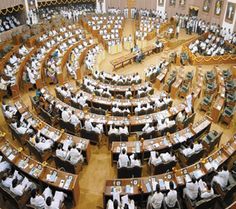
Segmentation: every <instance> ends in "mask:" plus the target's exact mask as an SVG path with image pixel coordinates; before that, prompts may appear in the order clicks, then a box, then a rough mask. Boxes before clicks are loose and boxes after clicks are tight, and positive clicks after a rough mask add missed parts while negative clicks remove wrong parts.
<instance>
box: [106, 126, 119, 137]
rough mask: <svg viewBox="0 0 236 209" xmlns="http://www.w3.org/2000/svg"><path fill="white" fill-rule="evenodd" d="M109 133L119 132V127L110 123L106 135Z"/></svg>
mask: <svg viewBox="0 0 236 209" xmlns="http://www.w3.org/2000/svg"><path fill="white" fill-rule="evenodd" d="M111 134H117V135H118V134H119V129H118V128H116V127H115V125H114V124H112V125H110V128H109V131H108V135H111Z"/></svg>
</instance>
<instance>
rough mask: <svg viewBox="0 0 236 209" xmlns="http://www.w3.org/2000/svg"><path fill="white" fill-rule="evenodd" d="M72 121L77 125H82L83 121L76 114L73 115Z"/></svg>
mask: <svg viewBox="0 0 236 209" xmlns="http://www.w3.org/2000/svg"><path fill="white" fill-rule="evenodd" d="M70 122H71V123H72V124H73V125H74V126H77V125H78V124H80V126H81V122H80V120H79V118H78V117H77V116H76V115H75V114H73V115H71V118H70Z"/></svg>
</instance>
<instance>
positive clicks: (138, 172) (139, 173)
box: [132, 166, 143, 178]
mask: <svg viewBox="0 0 236 209" xmlns="http://www.w3.org/2000/svg"><path fill="white" fill-rule="evenodd" d="M142 168H143V167H142V166H134V167H133V168H132V176H133V178H139V177H141V176H142Z"/></svg>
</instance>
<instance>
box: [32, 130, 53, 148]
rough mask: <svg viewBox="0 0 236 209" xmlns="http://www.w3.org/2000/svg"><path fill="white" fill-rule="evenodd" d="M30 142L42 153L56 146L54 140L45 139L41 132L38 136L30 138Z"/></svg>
mask: <svg viewBox="0 0 236 209" xmlns="http://www.w3.org/2000/svg"><path fill="white" fill-rule="evenodd" d="M30 141H31V142H32V143H33V144H34V146H35V147H36V148H37V149H39V150H40V151H41V152H44V151H45V150H48V149H51V148H52V146H53V144H54V143H53V140H52V139H46V138H45V137H43V136H41V135H40V131H39V132H38V133H37V135H34V136H33V137H30Z"/></svg>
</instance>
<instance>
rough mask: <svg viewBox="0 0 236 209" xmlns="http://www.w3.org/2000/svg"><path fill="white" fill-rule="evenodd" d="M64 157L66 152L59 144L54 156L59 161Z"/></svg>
mask: <svg viewBox="0 0 236 209" xmlns="http://www.w3.org/2000/svg"><path fill="white" fill-rule="evenodd" d="M66 155H67V152H66V151H65V150H64V149H63V144H62V143H59V144H58V145H57V149H56V156H57V157H59V158H61V159H65V158H66Z"/></svg>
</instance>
